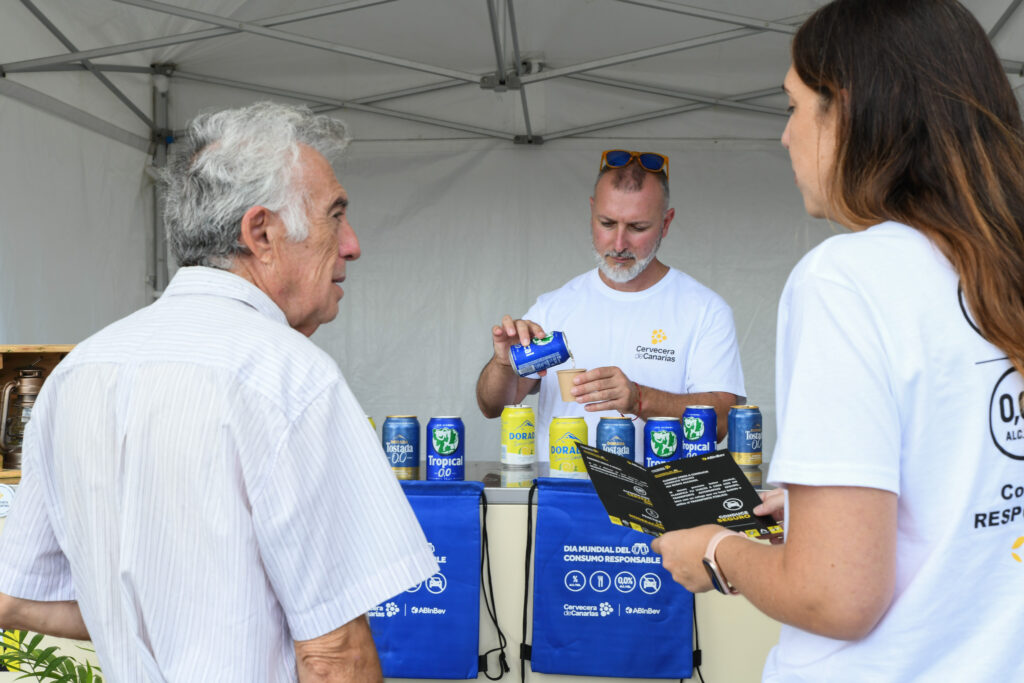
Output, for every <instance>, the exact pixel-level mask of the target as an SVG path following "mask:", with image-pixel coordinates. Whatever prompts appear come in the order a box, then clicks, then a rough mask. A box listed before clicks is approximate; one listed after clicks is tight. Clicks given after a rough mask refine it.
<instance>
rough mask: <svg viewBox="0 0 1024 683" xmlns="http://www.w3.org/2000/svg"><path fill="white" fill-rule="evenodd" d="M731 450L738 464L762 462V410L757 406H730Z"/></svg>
mask: <svg viewBox="0 0 1024 683" xmlns="http://www.w3.org/2000/svg"><path fill="white" fill-rule="evenodd" d="M729 452H730V453H732V458H733V460H735V461H736V464H738V465H760V464H761V411H760V410H759V409H758V407H757V406H733V407H732V408H729Z"/></svg>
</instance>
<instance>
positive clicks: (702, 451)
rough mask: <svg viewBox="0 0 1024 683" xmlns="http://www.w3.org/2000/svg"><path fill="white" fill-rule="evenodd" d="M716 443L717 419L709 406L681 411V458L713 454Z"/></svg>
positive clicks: (687, 408) (689, 407)
mask: <svg viewBox="0 0 1024 683" xmlns="http://www.w3.org/2000/svg"><path fill="white" fill-rule="evenodd" d="M717 443H718V418H717V416H716V415H715V409H714V408H712V407H711V406H687V407H686V410H684V411H683V457H684V458H692V457H693V456H695V455H707V454H708V453H713V452H714V450H715V444H717Z"/></svg>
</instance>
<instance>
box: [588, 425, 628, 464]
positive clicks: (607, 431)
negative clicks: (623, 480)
mask: <svg viewBox="0 0 1024 683" xmlns="http://www.w3.org/2000/svg"><path fill="white" fill-rule="evenodd" d="M597 447H598V448H600V449H601V450H602V451H607V452H608V453H614V454H615V455H621V456H622V457H623V458H625V459H626V460H635V459H636V456H635V453H636V432H635V431H634V430H633V420H631V419H629V418H628V417H602V418H601V419H600V420H599V421H598V423H597Z"/></svg>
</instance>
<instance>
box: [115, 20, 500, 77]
mask: <svg viewBox="0 0 1024 683" xmlns="http://www.w3.org/2000/svg"><path fill="white" fill-rule="evenodd" d="M114 2H117V3H121V4H123V5H131V6H133V7H142V8H144V9H149V10H153V11H154V12H161V13H163V14H170V15H172V16H176V17H184V18H186V19H194V20H196V21H202V22H205V23H207V24H213V25H214V26H220V27H223V28H231V29H235V30H240V31H243V32H245V33H252V34H254V35H258V36H263V37H264V38H273V39H274V40H281V41H285V42H288V43H294V44H296V45H303V46H305V47H311V48H315V49H318V50H325V51H327V52H334V53H336V54H342V55H348V56H350V57H359V58H361V59H368V60H370V61H373V62H381V63H383V64H389V65H391V66H400V67H403V68H406V69H412V70H414V71H424V72H426V73H429V74H434V75H437V76H445V77H447V78H456V79H459V80H463V81H467V82H470V83H479V82H480V76H479V75H477V74H474V73H470V72H468V71H459V70H457V69H446V68H444V67H440V66H434V65H432V64H424V63H422V62H414V61H412V60H410V59H402V58H400V57H392V56H391V55H384V54H381V53H379V52H371V51H370V50H361V49H359V48H354V47H348V46H345V45H339V44H338V43H332V42H329V41H326V40H318V39H316V38H309V37H306V36H302V35H299V34H297V33H289V32H287V31H280V30H278V29H274V28H266V27H263V26H260V25H259V24H256V23H253V22H247V21H237V20H235V19H225V18H224V17H220V16H217V15H215V14H209V13H207V12H198V11H195V10H189V9H185V8H182V7H175V6H174V5H168V4H166V3H162V2H155V0H114Z"/></svg>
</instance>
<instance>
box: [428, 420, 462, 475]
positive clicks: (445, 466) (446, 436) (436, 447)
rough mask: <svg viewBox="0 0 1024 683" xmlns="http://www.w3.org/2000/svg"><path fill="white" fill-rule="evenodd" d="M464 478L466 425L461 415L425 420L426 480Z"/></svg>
mask: <svg viewBox="0 0 1024 683" xmlns="http://www.w3.org/2000/svg"><path fill="white" fill-rule="evenodd" d="M465 478H466V427H465V425H463V424H462V418H461V417H451V416H449V417H432V418H430V421H429V422H427V481H463V480H464V479H465Z"/></svg>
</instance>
